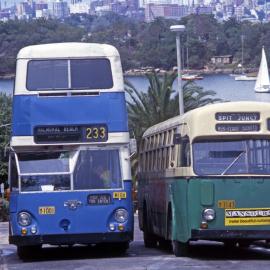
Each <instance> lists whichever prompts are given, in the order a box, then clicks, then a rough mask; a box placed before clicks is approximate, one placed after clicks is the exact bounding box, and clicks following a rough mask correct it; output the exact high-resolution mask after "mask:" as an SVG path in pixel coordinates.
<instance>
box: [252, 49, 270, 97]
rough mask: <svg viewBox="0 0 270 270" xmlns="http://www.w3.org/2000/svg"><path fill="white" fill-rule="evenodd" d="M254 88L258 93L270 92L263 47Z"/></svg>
mask: <svg viewBox="0 0 270 270" xmlns="http://www.w3.org/2000/svg"><path fill="white" fill-rule="evenodd" d="M254 90H255V92H258V93H265V92H270V82H269V72H268V66H267V60H266V56H265V51H264V47H263V48H262V59H261V63H260V68H259V72H258V76H257V80H256V84H255V88H254Z"/></svg>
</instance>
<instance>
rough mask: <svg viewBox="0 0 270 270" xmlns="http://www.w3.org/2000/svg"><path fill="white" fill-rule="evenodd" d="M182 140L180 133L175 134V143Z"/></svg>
mask: <svg viewBox="0 0 270 270" xmlns="http://www.w3.org/2000/svg"><path fill="white" fill-rule="evenodd" d="M181 141H182V137H181V134H180V133H176V134H174V136H173V144H180V143H181Z"/></svg>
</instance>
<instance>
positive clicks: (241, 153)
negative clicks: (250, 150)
mask: <svg viewBox="0 0 270 270" xmlns="http://www.w3.org/2000/svg"><path fill="white" fill-rule="evenodd" d="M244 153H246V151H242V152H240V154H239V155H238V156H237V157H236V158H235V159H234V160H233V161H232V162H231V164H230V165H229V166H228V167H227V168H226V169H225V170H224V171H223V172H222V173H221V175H224V174H225V173H226V172H227V171H228V170H229V169H230V168H231V167H232V166H233V165H234V164H235V162H236V161H237V160H238V159H239V158H240V157H241V156H242V155H243V154H244Z"/></svg>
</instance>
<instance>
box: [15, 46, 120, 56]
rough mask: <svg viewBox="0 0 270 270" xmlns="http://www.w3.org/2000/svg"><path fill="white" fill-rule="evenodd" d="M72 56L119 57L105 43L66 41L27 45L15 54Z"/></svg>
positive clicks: (116, 52)
mask: <svg viewBox="0 0 270 270" xmlns="http://www.w3.org/2000/svg"><path fill="white" fill-rule="evenodd" d="M73 57H119V53H118V51H117V50H116V48H115V47H113V46H111V45H107V44H98V43H82V42H68V43H67V42H66V43H51V44H42V45H32V46H27V47H25V48H23V49H21V50H20V51H19V53H18V55H17V59H32V58H39V59H40V58H73Z"/></svg>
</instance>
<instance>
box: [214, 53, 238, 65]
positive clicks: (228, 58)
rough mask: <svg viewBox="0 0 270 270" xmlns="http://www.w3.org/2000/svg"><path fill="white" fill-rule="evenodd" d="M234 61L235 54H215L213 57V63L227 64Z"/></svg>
mask: <svg viewBox="0 0 270 270" xmlns="http://www.w3.org/2000/svg"><path fill="white" fill-rule="evenodd" d="M232 61H233V56H232V55H219V56H213V57H212V58H211V63H212V64H215V65H217V64H223V65H227V64H231V63H232Z"/></svg>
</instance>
